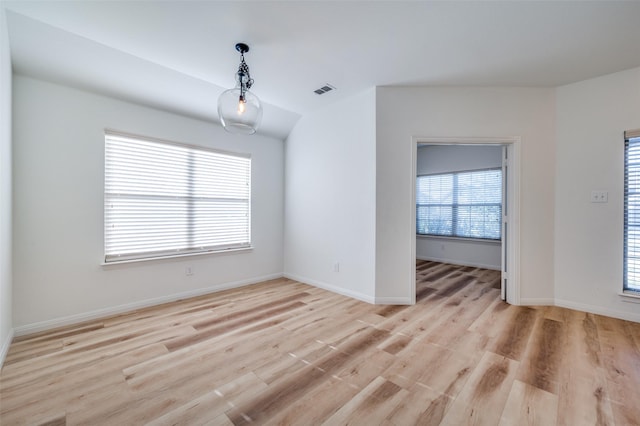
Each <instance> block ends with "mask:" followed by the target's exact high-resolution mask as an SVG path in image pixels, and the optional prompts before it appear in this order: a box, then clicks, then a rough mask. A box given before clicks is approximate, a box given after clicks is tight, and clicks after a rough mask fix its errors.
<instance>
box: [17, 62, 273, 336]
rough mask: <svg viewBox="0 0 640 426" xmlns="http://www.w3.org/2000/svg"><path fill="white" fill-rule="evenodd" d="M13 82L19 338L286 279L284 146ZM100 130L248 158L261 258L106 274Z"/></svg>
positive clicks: (201, 259) (177, 262)
mask: <svg viewBox="0 0 640 426" xmlns="http://www.w3.org/2000/svg"><path fill="white" fill-rule="evenodd" d="M13 83H14V86H13V88H14V111H13V118H14V120H13V124H14V128H13V130H14V206H13V207H14V210H13V213H14V263H13V271H14V288H13V292H14V306H13V308H14V326H15V327H17V329H16V331H17V332H29V331H34V330H37V329H39V328H43V327H47V326H51V325H59V324H60V323H64V322H68V321H77V320H78V319H84V318H87V317H88V316H91V315H103V314H105V313H111V312H113V311H114V310H118V309H126V308H131V307H132V306H137V305H140V304H146V303H151V302H153V301H156V302H157V301H162V300H166V299H167V298H171V297H173V296H175V295H185V294H187V295H188V294H197V293H200V292H205V291H209V290H214V289H220V288H224V287H225V286H230V285H240V284H244V283H250V282H256V281H260V280H263V279H266V278H272V277H276V276H281V275H282V270H283V258H282V251H283V249H282V247H283V242H282V235H283V229H282V228H283V200H284V181H283V168H284V166H283V160H284V148H283V142H282V141H280V140H276V139H272V138H268V137H264V136H257V135H253V136H251V137H242V136H233V135H229V134H227V133H226V132H225V131H224V130H223V129H222V128H221V127H220V126H218V125H215V124H212V123H209V122H204V121H199V120H195V119H190V118H187V117H183V116H178V115H174V114H171V113H166V112H162V111H158V110H154V109H150V108H147V107H142V106H138V105H133V104H130V103H126V102H122V101H118V100H114V99H111V98H107V97H103V96H99V95H95V94H91V93H87V92H83V91H80V90H75V89H71V88H67V87H63V86H59V85H54V84H51V83H47V82H43V81H39V80H34V79H30V78H27V77H23V76H17V75H16V76H14V81H13ZM105 128H110V129H115V130H119V131H124V132H129V133H134V134H140V135H147V136H151V137H157V138H163V139H168V140H174V141H180V142H184V143H189V144H194V145H201V146H207V147H214V148H219V149H224V150H228V151H237V152H244V153H250V154H251V155H252V168H253V169H252V179H253V181H252V238H253V245H254V247H255V249H254V250H253V251H251V252H243V253H236V254H224V255H202V256H194V257H188V258H181V259H173V260H156V261H149V262H140V263H133V264H122V265H113V266H107V267H105V266H101V265H100V264H101V262H102V261H103V258H104V251H103V238H104V237H103V192H104V187H103V185H104V177H103V174H104V129H105ZM186 266H191V267H192V268H193V271H194V275H193V276H185V267H186Z"/></svg>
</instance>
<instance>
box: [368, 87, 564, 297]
mask: <svg viewBox="0 0 640 426" xmlns="http://www.w3.org/2000/svg"><path fill="white" fill-rule="evenodd" d="M376 99H377V104H376V105H377V108H376V117H377V120H376V297H378V298H383V299H394V298H395V299H397V300H402V299H404V300H407V301H409V300H410V298H411V294H410V288H411V270H412V268H414V265H413V262H415V260H414V259H411V252H412V234H415V224H412V223H411V211H410V209H414V208H415V206H413V205H412V201H411V200H412V195H411V191H412V185H414V180H415V177H414V176H413V175H412V173H413V171H412V167H411V161H412V149H413V146H412V144H413V141H412V137H427V138H432V137H451V138H456V137H460V138H463V137H483V138H494V137H520V138H521V143H520V144H521V158H522V161H521V164H520V179H521V181H520V212H521V213H520V247H519V250H520V259H521V263H520V303H531V304H533V303H549V304H552V303H553V295H554V291H553V262H554V257H553V251H554V250H553V232H554V218H553V215H554V206H553V205H554V196H553V194H554V187H553V185H554V170H555V93H554V90H553V89H534V88H466V87H458V88H445V87H441V88H436V87H434V88H430V87H423V88H413V87H402V88H397V87H395V88H394V87H379V88H378V89H377V92H376Z"/></svg>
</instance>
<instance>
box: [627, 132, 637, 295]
mask: <svg viewBox="0 0 640 426" xmlns="http://www.w3.org/2000/svg"><path fill="white" fill-rule="evenodd" d="M623 275H624V285H623V289H624V290H625V291H633V292H640V130H635V131H630V132H625V138H624V274H623Z"/></svg>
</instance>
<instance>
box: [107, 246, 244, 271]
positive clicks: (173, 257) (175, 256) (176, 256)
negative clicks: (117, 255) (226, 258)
mask: <svg viewBox="0 0 640 426" xmlns="http://www.w3.org/2000/svg"><path fill="white" fill-rule="evenodd" d="M250 251H253V246H249V247H242V248H234V249H227V250H215V251H214V250H212V251H203V252H199V253H184V254H172V255H168V256H158V257H147V258H144V259H128V260H115V261H112V262H102V263H101V264H100V266H102V267H107V268H108V267H110V266H117V265H127V264H136V263H146V262H158V261H164V260H180V259H183V258H187V257H194V256H207V255H224V254H237V253H243V252H250Z"/></svg>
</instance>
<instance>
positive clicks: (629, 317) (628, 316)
mask: <svg viewBox="0 0 640 426" xmlns="http://www.w3.org/2000/svg"><path fill="white" fill-rule="evenodd" d="M555 305H556V306H560V307H561V308H569V309H574V310H576V311H582V312H589V313H592V314H597V315H604V316H606V317H612V318H618V319H622V320H626V321H633V322H640V313H634V312H620V311H614V310H611V309H606V308H602V307H600V306H593V305H585V304H582V303H576V302H571V301H568V300H559V299H555Z"/></svg>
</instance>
